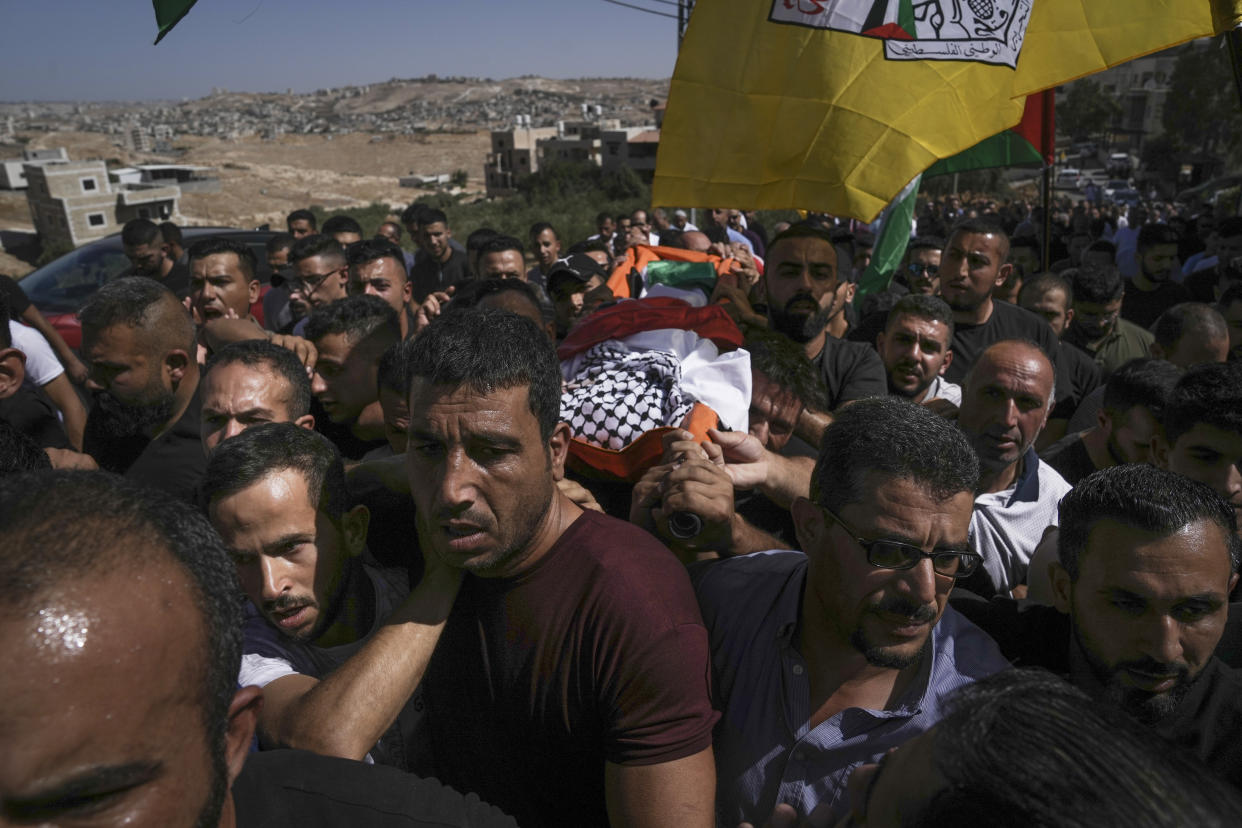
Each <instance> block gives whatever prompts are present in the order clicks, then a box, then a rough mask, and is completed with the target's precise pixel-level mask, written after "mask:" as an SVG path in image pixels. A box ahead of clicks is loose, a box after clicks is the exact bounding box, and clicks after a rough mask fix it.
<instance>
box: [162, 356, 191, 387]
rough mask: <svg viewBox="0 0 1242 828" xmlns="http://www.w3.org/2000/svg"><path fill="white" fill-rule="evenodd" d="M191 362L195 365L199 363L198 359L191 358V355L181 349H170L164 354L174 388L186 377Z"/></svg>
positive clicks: (165, 365) (165, 364)
mask: <svg viewBox="0 0 1242 828" xmlns="http://www.w3.org/2000/svg"><path fill="white" fill-rule="evenodd" d="M195 356H197V354H196V355H195ZM191 362H193V363H194V364H195V365H197V364H198V363H197V361H195V360H191V359H190V355H189V354H188V353H186V352H185V351H183V350H181V349H177V350H175V351H169V352H168V353H167V354H165V355H164V367H165V368H166V369H167V370H168V377H169V379H171V380H172V383H173V387H174V388H176V387H177V385H178V384H180V382H181V381H182V380H183V379H185V374H186V371H188V370H189V369H190V364H191Z"/></svg>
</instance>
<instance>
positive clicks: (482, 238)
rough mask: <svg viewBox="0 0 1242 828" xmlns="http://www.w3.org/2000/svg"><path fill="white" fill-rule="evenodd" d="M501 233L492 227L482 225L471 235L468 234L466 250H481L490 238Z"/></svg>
mask: <svg viewBox="0 0 1242 828" xmlns="http://www.w3.org/2000/svg"><path fill="white" fill-rule="evenodd" d="M499 235H500V233H498V232H496V231H495V230H493V229H492V228H490V227H480V228H479V229H478V230H475V231H474V232H473V233H471V234H470V235H469V236H466V250H468V251H471V252H474V251H477V250H481V249H482V248H483V245H485V244H487V242H488V240H489V239H494V238H496V237H497V236H499Z"/></svg>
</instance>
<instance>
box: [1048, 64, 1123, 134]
mask: <svg viewBox="0 0 1242 828" xmlns="http://www.w3.org/2000/svg"><path fill="white" fill-rule="evenodd" d="M1119 117H1121V104H1119V103H1117V101H1116V100H1115V99H1114V98H1112V97H1111V96H1110V95H1107V94H1105V92H1104V90H1103V89H1102V88H1101V87H1100V84H1099V82H1098V81H1095V80H1092V79H1090V78H1085V79H1083V80H1079V81H1075V82H1074V83H1073V84H1071V85H1070V88H1069V93H1068V94H1067V95H1066V96H1065V101H1064V103H1062V104H1060V105H1059V106H1057V121H1058V122H1060V126H1061V127H1062V128H1063V129H1064V130H1065V131H1066V132H1068V133H1069V134H1070V137H1071V138H1073V139H1074V140H1075V141H1078V140H1082V139H1084V138H1091V137H1093V136H1096V135H1099V134H1100V133H1101V132H1103V131H1104V130H1106V129H1108V127H1109V125H1111V124H1112V123H1113V121H1115V120H1116V119H1117V118H1119Z"/></svg>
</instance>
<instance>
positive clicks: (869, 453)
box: [811, 397, 979, 511]
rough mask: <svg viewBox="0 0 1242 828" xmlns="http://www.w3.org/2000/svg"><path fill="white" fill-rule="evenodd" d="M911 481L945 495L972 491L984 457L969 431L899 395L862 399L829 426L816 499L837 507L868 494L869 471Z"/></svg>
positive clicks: (815, 480) (814, 492) (938, 496)
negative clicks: (968, 437) (864, 488)
mask: <svg viewBox="0 0 1242 828" xmlns="http://www.w3.org/2000/svg"><path fill="white" fill-rule="evenodd" d="M872 471H874V472H879V473H880V474H884V475H887V476H889V477H894V478H899V479H905V480H910V481H911V482H913V483H915V484H917V485H918V486H920V487H922V488H923V489H924V490H925V491H927V492H928V493H929V494H930V495H931V496H932V497H934V498H936V499H938V500H945V499H948V498H950V497H952V496H954V495H956V494H957V493H959V492H973V491H974V490H975V484H977V483H978V482H979V461H978V459H977V458H976V457H975V452H974V449H972V448H971V447H970V443H969V442H967V440H966V437H965V435H963V434H962V432H961V431H959V430H958V429H957V427H956V426H954V425H953V424H952V423H950V422H949V421H947V420H945V419H944V418H943V417H940V416H939V415H937V414H933V413H932V412H931V411H930V410H928V409H926V408H924V407H923V406H921V405H916V404H914V403H912V402H909V401H907V400H902V399H897V398H895V397H876V398H872V399H866V400H859V401H857V402H855V403H853V404H852V405H849V406H846V407H845V408H843V409H841V410H840V411H838V412H837V413H836V419H834V420H833V422H832V424H831V425H829V426H828V428H827V429H826V430H825V431H824V437H823V441H822V442H821V443H820V447H819V459H818V460H817V461H816V462H815V473H814V476H813V477H812V478H811V499H812V500H814V501H815V502H816V503H818V504H820V505H821V506H827V507H828V508H829V509H832V510H833V511H836V510H838V509H840V508H841V507H842V506H846V505H848V504H851V503H858V502H860V501H861V500H862V498H863V497H864V493H863V491H862V482H863V478H864V477H865V476H866V474H867V472H872Z"/></svg>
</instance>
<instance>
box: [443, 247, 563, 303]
mask: <svg viewBox="0 0 1242 828" xmlns="http://www.w3.org/2000/svg"><path fill="white" fill-rule="evenodd" d="M504 249H505V250H508V249H509V248H504ZM499 293H516V294H518V295H519V296H521V297H522V298H523V299H525V300H526V301H528V302H530V304H531V307H533V308H534V309H535V310H537V311H538V312H539V313H540V314H543V305H542V304H541V303H540V302H539V294H537V293H535V289H534V288H533V287H531V285H530V283H528V282H523V281H522V280H521V279H472V280H471V281H469V282H466V283H465V284H463V285H458V286H457V292H456V293H454V294H453V300H452V301H451V302H449V303H448V306H447V308H445V311H444V312H445V313H456V312H459V311H464V310H473V309H474V308H477V307H478V306H479V305H480V304H481V303H482V302H483V300H484V299H486V298H487V297H489V296H495V295H497V294H499Z"/></svg>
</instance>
